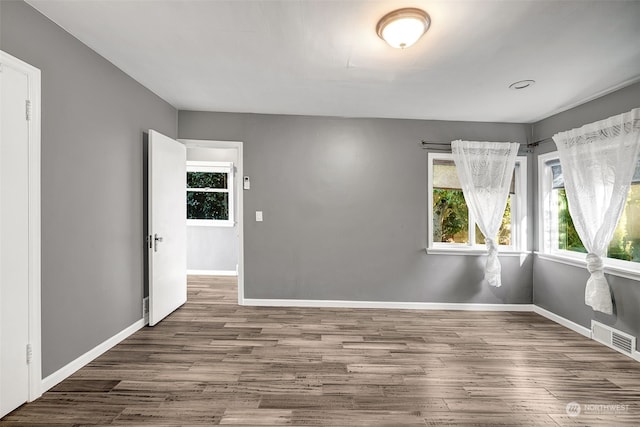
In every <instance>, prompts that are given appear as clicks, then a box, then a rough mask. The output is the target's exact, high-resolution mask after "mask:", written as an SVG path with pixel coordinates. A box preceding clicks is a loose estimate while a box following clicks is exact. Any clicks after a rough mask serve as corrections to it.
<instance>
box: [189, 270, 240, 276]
mask: <svg viewBox="0 0 640 427" xmlns="http://www.w3.org/2000/svg"><path fill="white" fill-rule="evenodd" d="M187 274H188V275H193V276H237V275H238V272H237V271H235V270H187Z"/></svg>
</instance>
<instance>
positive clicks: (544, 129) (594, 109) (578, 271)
mask: <svg viewBox="0 0 640 427" xmlns="http://www.w3.org/2000/svg"><path fill="white" fill-rule="evenodd" d="M637 107H640V83H636V84H634V85H632V86H629V87H627V88H624V89H621V90H618V91H616V92H613V93H611V94H609V95H606V96H604V97H602V98H598V99H596V100H593V101H591V102H588V103H586V104H583V105H581V106H578V107H576V108H573V109H571V110H568V111H565V112H563V113H560V114H556V115H555V116H552V117H549V118H547V119H544V120H542V121H540V122H538V123H535V124H534V125H533V138H534V140H541V139H545V138H550V137H552V136H553V135H554V134H555V133H557V132H561V131H565V130H569V129H573V128H576V127H580V126H582V125H584V124H587V123H592V122H594V121H598V120H601V119H605V118H607V117H610V116H613V115H616V114H620V113H624V112H626V111H629V110H631V109H633V108H637ZM555 150H556V146H555V144H554V143H553V142H545V143H543V144H542V145H540V147H539V148H538V149H537V150H536V152H535V157H536V158H537V156H538V155H539V154H543V153H546V152H549V151H555ZM536 162H537V161H536ZM536 164H537V163H536ZM535 178H536V181H535V182H536V186H535V187H536V191H537V171H536V174H535ZM535 204H536V210H535V212H537V200H536V201H535ZM533 273H534V277H533V291H534V303H535V304H536V305H539V306H540V307H543V308H545V309H547V310H549V311H551V312H553V313H556V314H558V315H560V316H562V317H564V318H566V319H569V320H571V321H573V322H575V323H577V324H579V325H582V326H585V327H587V328H590V327H591V319H595V320H598V321H600V322H602V323H605V324H607V325H611V326H613V327H615V328H617V329H620V330H622V331H625V332H627V333H630V334H632V335H634V336H636V337H640V311H639V310H638V307H640V282H638V281H635V280H630V279H626V278H622V277H618V276H613V275H606V276H607V280H608V281H609V285H610V286H611V290H612V293H613V298H614V301H615V307H614V314H613V315H611V316H609V315H606V314H603V313H599V312H594V311H593V310H592V309H591V307H589V306H587V305H585V303H584V288H585V285H586V282H587V279H588V277H589V273H588V272H587V271H586V268H579V267H574V266H570V265H565V264H560V263H557V262H554V261H548V260H542V259H540V258H538V257H536V258H535V260H534V269H533Z"/></svg>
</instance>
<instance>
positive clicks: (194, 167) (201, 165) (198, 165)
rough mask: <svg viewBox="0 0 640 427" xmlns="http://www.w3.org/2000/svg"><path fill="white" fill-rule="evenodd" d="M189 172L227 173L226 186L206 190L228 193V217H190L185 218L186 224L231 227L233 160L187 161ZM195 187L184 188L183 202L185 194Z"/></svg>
mask: <svg viewBox="0 0 640 427" xmlns="http://www.w3.org/2000/svg"><path fill="white" fill-rule="evenodd" d="M189 172H215V173H226V174H227V188H211V189H208V190H207V191H208V192H212V193H228V194H229V196H228V198H229V199H228V200H229V218H228V219H192V218H186V221H187V225H188V226H191V225H194V226H205V227H233V226H235V223H236V222H235V216H234V215H235V212H234V197H233V194H234V188H235V187H234V179H233V177H234V173H235V168H234V165H233V162H213V161H195V160H188V161H187V173H189ZM195 190H196V189H192V188H188V187H186V188H185V204H186V195H187V193H188V192H189V191H195Z"/></svg>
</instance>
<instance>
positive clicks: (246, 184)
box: [242, 176, 251, 190]
mask: <svg viewBox="0 0 640 427" xmlns="http://www.w3.org/2000/svg"><path fill="white" fill-rule="evenodd" d="M242 188H244V189H245V190H250V189H251V181H249V177H248V176H245V177H244V179H243V180H242Z"/></svg>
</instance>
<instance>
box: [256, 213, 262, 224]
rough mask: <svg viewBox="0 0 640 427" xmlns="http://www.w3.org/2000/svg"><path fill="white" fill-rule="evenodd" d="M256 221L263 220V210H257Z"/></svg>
mask: <svg viewBox="0 0 640 427" xmlns="http://www.w3.org/2000/svg"><path fill="white" fill-rule="evenodd" d="M256 221H257V222H261V221H262V211H256Z"/></svg>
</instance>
